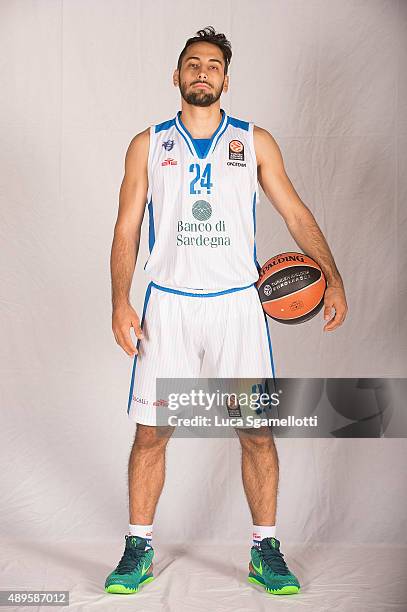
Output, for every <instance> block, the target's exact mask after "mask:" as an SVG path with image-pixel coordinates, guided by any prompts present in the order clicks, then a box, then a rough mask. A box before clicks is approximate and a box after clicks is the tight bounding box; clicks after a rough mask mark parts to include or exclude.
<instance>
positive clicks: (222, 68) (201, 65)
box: [173, 26, 232, 106]
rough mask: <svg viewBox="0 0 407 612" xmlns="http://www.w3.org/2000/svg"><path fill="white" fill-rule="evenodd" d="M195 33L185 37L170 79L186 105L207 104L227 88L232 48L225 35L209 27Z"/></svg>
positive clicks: (217, 97) (212, 101) (215, 99)
mask: <svg viewBox="0 0 407 612" xmlns="http://www.w3.org/2000/svg"><path fill="white" fill-rule="evenodd" d="M196 34H197V35H196V36H193V37H192V38H189V39H188V40H187V42H186V43H185V47H184V48H183V50H182V51H181V53H180V56H179V58H178V64H177V68H176V69H175V71H174V75H173V82H174V85H176V86H178V87H179V89H180V92H181V96H182V97H183V98H184V100H185V101H186V102H188V104H192V105H194V106H210V105H211V104H213V103H214V102H216V101H217V100H218V99H219V98H220V96H221V94H222V92H223V91H224V92H226V91H227V90H228V86H229V77H228V76H227V72H228V67H229V64H230V60H231V58H232V49H231V45H230V42H229V41H228V40H227V38H226V36H225V35H224V34H220V33H218V34H216V32H215V29H214V28H213V27H212V26H208V27H206V28H204V29H203V30H199V31H198V32H197V33H196ZM200 84H201V85H200ZM203 84H205V86H203Z"/></svg>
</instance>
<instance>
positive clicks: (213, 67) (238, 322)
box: [105, 27, 347, 594]
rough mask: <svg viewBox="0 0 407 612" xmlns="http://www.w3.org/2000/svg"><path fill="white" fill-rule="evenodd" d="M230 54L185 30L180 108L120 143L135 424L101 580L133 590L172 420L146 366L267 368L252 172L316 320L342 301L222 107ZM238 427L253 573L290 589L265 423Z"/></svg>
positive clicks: (111, 588)
mask: <svg viewBox="0 0 407 612" xmlns="http://www.w3.org/2000/svg"><path fill="white" fill-rule="evenodd" d="M231 56H232V52H231V47H230V43H229V41H227V39H226V38H225V36H224V35H223V34H220V33H218V34H216V33H215V30H214V29H213V28H212V27H207V28H205V29H204V30H200V31H199V32H197V36H195V37H193V38H190V39H189V40H188V41H187V42H186V44H185V47H184V49H183V50H182V52H181V54H180V57H179V60H178V65H177V69H176V70H175V71H174V74H173V83H174V85H175V86H176V87H179V89H180V93H181V97H182V100H181V103H182V110H181V111H179V112H178V113H177V115H176V117H175V118H172V119H169V120H167V121H164V122H162V123H160V124H157V125H154V126H151V128H147V129H146V130H144V131H143V132H140V133H139V134H137V135H136V136H135V137H134V138H133V140H132V141H131V143H130V145H129V148H128V151H127V154H126V160H125V176H124V179H123V183H122V185H121V190H120V201H119V212H118V218H117V222H116V226H115V231H114V240H113V245H112V256H111V272H112V302H113V318H112V327H113V333H114V336H115V339H116V341H117V343H118V344H119V345H120V346H121V347H122V348H123V350H124V351H125V352H126V353H127V354H128V355H130V356H134V362H133V372H132V378H131V384H130V396H129V403H128V415H129V417H130V418H131V419H132V420H134V421H135V422H136V423H137V430H136V435H135V440H134V444H133V448H132V450H131V454H130V460H129V510H130V521H129V533H128V534H127V535H126V536H125V550H124V553H123V556H122V558H121V560H120V562H119V564H118V566H117V567H116V569H115V570H114V571H113V572H111V573H110V574H109V576H108V577H107V579H106V583H105V589H106V591H108V592H109V593H135V592H137V591H138V590H139V587H140V586H141V585H142V584H146V583H147V582H150V581H151V580H153V564H152V559H153V555H154V551H153V548H152V541H151V538H152V528H153V518H154V514H155V509H156V505H157V502H158V499H159V496H160V494H161V491H162V487H163V484H164V471H165V449H166V444H167V442H168V439H169V437H170V435H171V431H172V430H170V429H169V430H168V433H167V434H166V433H165V432H166V431H167V430H166V429H165V427H161V426H159V424H158V423H157V414H158V413H159V411H160V409H161V410H162V409H163V406H162V404H161V402H160V400H159V399H158V398H157V397H156V395H155V392H156V388H155V383H156V377H168V378H171V377H172V378H174V377H179V378H184V377H185V378H194V377H199V374H200V371H201V367H202V364H203V360H204V359H208V363H209V364H210V366H211V368H212V370H213V376H219V377H240V378H247V377H259V376H260V377H265V378H270V377H271V376H274V368H273V361H272V355H271V345H270V342H269V336H268V327H267V318H266V317H265V315H264V312H263V309H262V307H261V303H260V298H259V295H258V293H257V290H256V287H255V284H254V283H255V282H256V281H257V279H258V271H259V267H260V266H259V263H258V262H257V260H256V250H255V204H256V201H257V200H258V183H257V181H259V182H260V184H261V186H262V188H263V190H264V192H265V194H266V195H267V197H268V198H269V199H270V201H272V203H273V205H274V206H275V208H276V209H277V210H278V212H279V213H280V214H281V215H282V217H283V218H284V220H285V222H286V224H287V227H288V230H289V231H290V233H291V235H292V236H293V238H294V239H295V241H296V243H297V244H298V245H299V247H300V248H301V249H302V251H303V252H304V253H306V254H307V255H309V256H311V257H312V258H313V259H315V260H316V261H317V262H318V263H319V265H320V266H321V268H322V270H323V272H324V274H325V276H326V279H327V289H326V292H325V296H324V306H325V309H324V318H325V320H328V319H330V317H331V313H332V309H334V310H335V314H334V316H333V318H332V319H331V320H330V321H329V322H327V323H326V325H325V327H324V330H326V331H331V330H334V329H336V328H337V327H338V326H339V325H341V324H342V323H343V321H344V319H345V315H346V311H347V305H346V299H345V293H344V288H343V283H342V279H341V276H340V274H339V272H338V270H337V268H336V266H335V263H334V260H333V257H332V254H331V252H330V250H329V247H328V245H327V243H326V241H325V239H324V236H323V235H322V233H321V231H320V229H319V227H318V225H317V223H316V221H315V219H314V217H313V215H312V214H311V212H310V211H309V209H308V208H307V207H306V205H305V204H304V203H303V202H302V201H301V200H300V198H299V196H298V195H297V193H296V191H295V189H294V187H293V186H292V184H291V182H290V180H289V178H288V176H287V174H286V172H285V168H284V164H283V160H282V157H281V153H280V149H279V147H278V145H277V143H276V142H275V140H274V138H273V137H272V136H271V134H269V132H268V131H267V130H265V129H262V128H259V127H257V126H254V125H253V123H251V122H247V121H243V120H241V119H236V118H234V117H230V116H229V115H227V113H226V112H225V111H224V109H222V108H221V107H220V96H221V94H222V93H223V92H227V90H228V87H229V76H228V74H227V72H228V66H229V63H230V60H231ZM146 202H147V203H148V211H149V247H150V256H149V258H148V260H147V262H146V265H145V266H144V268H145V272H146V273H147V274H148V275H149V277H150V278H151V279H152V280H151V281H150V284H149V286H148V289H147V292H146V296H145V301H144V308H143V315H142V319H141V324H140V320H139V317H138V314H137V313H136V311H135V310H134V309H133V308H132V306H131V304H130V301H129V292H130V286H131V280H132V276H133V272H134V267H135V262H136V258H137V254H138V248H139V241H140V228H141V223H142V219H143V215H144V210H145V204H146ZM131 327H133V329H134V332H135V334H136V336H137V338H138V340H137V347H135V346H134V345H133V342H132V339H131V335H130V328H131ZM241 338H244V341H245V345H244V350H242V346H241ZM136 366H137V367H136ZM157 400H158V401H157ZM163 432H164V433H163ZM238 436H239V440H240V443H241V447H242V476H243V484H244V489H245V493H246V496H247V500H248V503H249V507H250V510H251V514H252V518H253V546H252V548H251V561H250V565H249V580H250V581H251V582H255V583H257V584H260V585H262V586H263V587H264V588H265V590H266V591H267V592H268V593H271V594H291V593H297V592H298V591H299V588H300V585H299V582H298V580H297V578H296V576H294V575H293V574H292V573H291V572H290V570H289V569H288V567H287V565H286V563H285V561H284V559H283V554H282V552H281V551H280V542H279V541H278V540H277V539H276V537H275V535H276V533H275V529H276V527H275V519H276V498H277V485H278V457H277V452H276V448H275V445H274V441H273V437H272V436H271V435H266V436H253V435H249V432H247V431H245V430H238Z"/></svg>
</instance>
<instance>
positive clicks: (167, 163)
mask: <svg viewBox="0 0 407 612" xmlns="http://www.w3.org/2000/svg"><path fill="white" fill-rule="evenodd" d="M177 164H178V162H177V160H176V159H172V157H167V159H164V161H163V162H161V165H162V166H176V165H177Z"/></svg>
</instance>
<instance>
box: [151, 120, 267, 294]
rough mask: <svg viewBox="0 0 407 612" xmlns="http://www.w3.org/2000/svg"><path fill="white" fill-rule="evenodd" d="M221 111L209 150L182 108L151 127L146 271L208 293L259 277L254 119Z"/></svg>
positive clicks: (164, 280) (158, 280)
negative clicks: (183, 117) (186, 123)
mask: <svg viewBox="0 0 407 612" xmlns="http://www.w3.org/2000/svg"><path fill="white" fill-rule="evenodd" d="M221 113H222V120H221V122H220V124H219V126H218V128H217V129H216V131H215V133H214V134H213V136H212V138H211V139H209V143H208V150H207V152H206V155H204V154H203V153H202V152H201V151H200V148H199V147H198V143H197V142H194V139H193V137H192V136H191V134H190V133H189V132H188V130H187V129H186V127H185V126H184V125H183V123H182V120H181V111H178V113H177V115H176V116H175V117H174V118H173V119H170V120H168V121H164V122H163V123H160V124H158V125H152V126H151V127H150V149H149V155H148V194H147V204H148V211H149V250H150V256H149V258H148V259H147V261H146V264H145V266H144V270H145V272H146V274H147V276H148V277H149V278H150V279H151V280H153V281H154V282H155V283H157V284H160V285H164V286H167V287H172V288H178V289H186V290H187V289H189V290H191V289H193V290H194V291H196V292H200V291H201V292H206V291H208V290H209V291H211V290H223V289H229V288H232V287H242V286H245V285H249V284H251V283H254V282H256V281H257V279H258V276H259V273H258V270H259V267H260V266H259V264H258V262H257V259H256V244H255V232H256V202H257V201H258V183H257V162H256V154H255V149H254V143H253V123H251V122H248V121H242V120H240V119H236V118H234V117H230V116H228V115H227V114H226V112H225V111H224V110H223V109H221Z"/></svg>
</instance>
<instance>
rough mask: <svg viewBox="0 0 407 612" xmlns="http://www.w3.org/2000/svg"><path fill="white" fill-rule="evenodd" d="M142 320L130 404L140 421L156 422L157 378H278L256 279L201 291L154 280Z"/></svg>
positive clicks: (132, 416)
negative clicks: (195, 291) (242, 284)
mask: <svg viewBox="0 0 407 612" xmlns="http://www.w3.org/2000/svg"><path fill="white" fill-rule="evenodd" d="M191 291H192V290H191ZM140 325H141V328H142V330H143V335H144V337H143V338H142V339H141V340H140V339H138V341H137V349H138V354H136V355H135V356H134V359H133V368H132V373H131V382H130V393H129V399H128V405H127V413H128V416H129V418H130V419H131V420H133V421H135V422H136V423H142V424H145V425H157V410H158V409H159V408H160V398H157V395H156V378H169V379H170V378H172V379H173V378H178V379H180V378H182V379H184V378H185V379H191V378H195V379H196V378H203V377H204V378H210V379H211V380H212V379H215V378H230V379H231V378H237V379H243V378H253V379H271V378H273V379H274V380H275V378H274V376H275V373H274V363H273V354H272V345H271V339H270V333H269V327H268V321H267V317H266V314H265V312H264V310H263V307H262V305H261V302H260V297H259V294H258V292H257V289H256V287H255V285H254V284H251V285H248V286H246V287H238V288H234V289H227V290H225V291H218V292H212V293H205V294H199V293H192V292H191V293H189V292H186V291H183V290H177V289H173V288H168V287H163V286H161V285H157V284H156V283H154V282H152V281H151V282H150V283H149V285H148V287H147V290H146V294H145V299H144V307H143V314H142V318H141V322H140ZM202 372H204V373H205V376H202Z"/></svg>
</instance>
